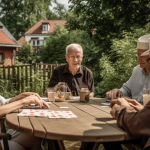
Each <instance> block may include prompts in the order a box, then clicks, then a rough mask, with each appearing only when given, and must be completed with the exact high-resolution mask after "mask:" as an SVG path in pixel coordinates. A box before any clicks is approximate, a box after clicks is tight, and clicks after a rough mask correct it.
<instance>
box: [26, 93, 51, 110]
mask: <svg viewBox="0 0 150 150" xmlns="http://www.w3.org/2000/svg"><path fill="white" fill-rule="evenodd" d="M23 100H24V101H25V105H31V104H35V105H39V107H40V108H41V107H42V106H43V105H44V106H45V107H47V108H49V105H48V104H46V102H45V101H43V100H39V98H38V97H37V96H34V95H30V96H28V97H25V98H24V99H23Z"/></svg>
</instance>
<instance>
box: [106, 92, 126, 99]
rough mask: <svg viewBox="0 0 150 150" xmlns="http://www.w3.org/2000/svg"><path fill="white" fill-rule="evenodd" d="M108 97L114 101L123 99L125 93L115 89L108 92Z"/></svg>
mask: <svg viewBox="0 0 150 150" xmlns="http://www.w3.org/2000/svg"><path fill="white" fill-rule="evenodd" d="M106 96H107V97H108V99H110V100H112V99H114V98H116V97H122V96H123V93H122V92H121V91H120V90H119V89H113V90H111V91H108V92H107V93H106Z"/></svg>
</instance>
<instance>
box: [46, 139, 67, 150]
mask: <svg viewBox="0 0 150 150" xmlns="http://www.w3.org/2000/svg"><path fill="white" fill-rule="evenodd" d="M47 141H48V150H65V146H64V143H63V141H61V140H49V139H48V140H47Z"/></svg>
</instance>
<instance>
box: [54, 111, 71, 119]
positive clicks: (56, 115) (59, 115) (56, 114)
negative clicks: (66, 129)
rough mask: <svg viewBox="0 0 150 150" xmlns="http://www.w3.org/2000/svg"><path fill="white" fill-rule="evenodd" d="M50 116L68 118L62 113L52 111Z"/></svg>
mask: <svg viewBox="0 0 150 150" xmlns="http://www.w3.org/2000/svg"><path fill="white" fill-rule="evenodd" d="M52 114H53V115H54V116H55V117H56V118H68V117H67V116H66V114H65V113H64V112H63V111H53V112H52Z"/></svg>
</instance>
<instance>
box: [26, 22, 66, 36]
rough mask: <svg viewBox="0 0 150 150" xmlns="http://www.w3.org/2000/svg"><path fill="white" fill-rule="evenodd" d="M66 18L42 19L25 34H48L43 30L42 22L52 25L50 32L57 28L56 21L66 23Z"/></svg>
mask: <svg viewBox="0 0 150 150" xmlns="http://www.w3.org/2000/svg"><path fill="white" fill-rule="evenodd" d="M66 22H67V21H66V20H41V21H39V22H38V23H37V24H35V25H34V26H33V27H32V28H30V29H29V30H28V31H27V32H26V33H25V34H47V33H43V32H42V24H43V23H46V24H47V23H48V24H49V25H50V28H49V31H48V33H52V32H54V30H55V27H56V23H58V24H63V25H65V23H66Z"/></svg>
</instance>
